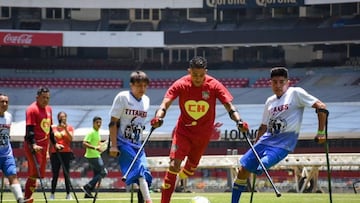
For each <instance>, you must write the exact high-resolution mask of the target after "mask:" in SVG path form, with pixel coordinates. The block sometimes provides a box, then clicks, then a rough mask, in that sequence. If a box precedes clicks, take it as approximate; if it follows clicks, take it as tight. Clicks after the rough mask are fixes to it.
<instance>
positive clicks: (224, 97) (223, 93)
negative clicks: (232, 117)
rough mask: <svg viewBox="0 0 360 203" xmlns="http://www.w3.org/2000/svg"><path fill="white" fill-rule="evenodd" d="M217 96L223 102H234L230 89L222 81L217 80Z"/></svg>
mask: <svg viewBox="0 0 360 203" xmlns="http://www.w3.org/2000/svg"><path fill="white" fill-rule="evenodd" d="M215 84H216V86H215V87H216V92H217V93H216V97H217V98H218V99H219V100H220V102H221V103H222V104H226V103H229V102H232V100H233V99H234V98H233V96H232V95H231V93H230V92H229V90H228V89H227V88H226V87H225V86H224V85H223V84H222V83H221V82H216V83H215Z"/></svg>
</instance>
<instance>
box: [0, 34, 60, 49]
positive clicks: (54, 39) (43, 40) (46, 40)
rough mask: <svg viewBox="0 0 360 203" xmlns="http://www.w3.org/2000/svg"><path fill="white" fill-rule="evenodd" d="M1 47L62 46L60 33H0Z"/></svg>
mask: <svg viewBox="0 0 360 203" xmlns="http://www.w3.org/2000/svg"><path fill="white" fill-rule="evenodd" d="M0 45H1V46H62V45H63V34H62V33H35V32H34V33H33V32H0Z"/></svg>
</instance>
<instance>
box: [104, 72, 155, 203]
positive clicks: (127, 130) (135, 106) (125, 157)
mask: <svg viewBox="0 0 360 203" xmlns="http://www.w3.org/2000/svg"><path fill="white" fill-rule="evenodd" d="M148 85H149V78H148V77H147V75H146V74H145V73H144V72H142V71H134V72H132V73H131V75H130V91H122V92H120V93H118V94H117V95H116V97H115V98H114V101H113V104H112V107H111V110H110V116H111V118H110V124H109V131H110V141H111V148H110V149H109V154H110V156H113V157H116V156H118V161H119V165H120V168H121V171H122V173H123V174H124V173H126V172H127V171H128V169H129V167H130V164H131V162H132V160H133V159H134V157H135V155H136V153H137V152H138V150H139V148H140V146H141V140H140V139H141V137H142V134H143V130H144V129H145V124H144V123H145V119H146V116H147V113H148V110H149V107H150V99H149V97H148V96H146V95H145V93H146V90H147V87H148ZM151 182H152V176H151V173H150V170H149V169H148V167H147V160H146V155H145V151H144V150H142V151H141V154H140V155H139V157H138V160H137V161H136V162H135V164H134V165H133V167H132V169H131V171H130V173H129V175H128V176H127V179H126V182H125V183H126V184H127V185H131V184H133V183H136V184H138V185H139V188H140V190H139V192H138V199H140V200H139V202H141V203H143V202H144V201H145V203H151V202H152V200H151V198H150V192H149V186H150V185H151Z"/></svg>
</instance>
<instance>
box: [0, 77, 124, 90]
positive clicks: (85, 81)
mask: <svg viewBox="0 0 360 203" xmlns="http://www.w3.org/2000/svg"><path fill="white" fill-rule="evenodd" d="M0 80H1V85H0V86H1V87H8V88H38V87H40V86H47V87H49V88H100V89H104V88H105V89H118V88H122V87H123V83H122V80H119V79H110V78H0Z"/></svg>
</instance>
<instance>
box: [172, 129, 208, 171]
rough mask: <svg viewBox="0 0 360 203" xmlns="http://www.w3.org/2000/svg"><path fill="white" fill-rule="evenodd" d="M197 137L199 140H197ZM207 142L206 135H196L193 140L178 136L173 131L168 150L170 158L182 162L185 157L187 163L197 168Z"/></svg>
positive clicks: (188, 137)
mask: <svg viewBox="0 0 360 203" xmlns="http://www.w3.org/2000/svg"><path fill="white" fill-rule="evenodd" d="M199 137H200V138H201V139H199ZM209 141H210V137H209V135H208V134H206V135H202V134H199V135H197V139H194V138H191V137H190V136H185V135H182V134H178V133H177V132H176V131H175V132H174V137H173V140H172V144H171V149H170V158H171V159H180V160H184V159H185V157H186V156H187V158H188V161H189V162H190V163H192V164H194V165H196V166H197V165H198V164H199V161H200V159H201V156H202V155H203V154H204V152H205V150H206V148H207V146H208V144H209Z"/></svg>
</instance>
